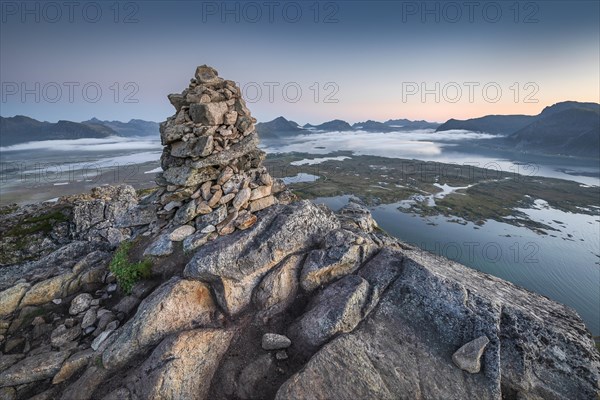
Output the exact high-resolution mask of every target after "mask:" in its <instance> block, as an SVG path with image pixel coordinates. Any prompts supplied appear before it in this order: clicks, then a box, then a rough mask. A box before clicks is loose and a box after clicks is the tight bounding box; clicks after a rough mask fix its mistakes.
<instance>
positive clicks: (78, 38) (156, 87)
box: [0, 1, 600, 124]
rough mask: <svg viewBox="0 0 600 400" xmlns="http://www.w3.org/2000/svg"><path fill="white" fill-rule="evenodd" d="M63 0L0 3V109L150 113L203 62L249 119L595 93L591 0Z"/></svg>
mask: <svg viewBox="0 0 600 400" xmlns="http://www.w3.org/2000/svg"><path fill="white" fill-rule="evenodd" d="M66 4H67V3H65V2H62V1H60V2H56V3H53V2H50V3H48V2H11V1H3V2H2V10H1V11H2V20H1V30H0V33H1V34H0V67H1V69H0V74H1V81H2V103H1V112H0V114H1V115H2V116H4V117H8V116H14V115H19V114H20V115H27V116H30V117H33V118H36V119H40V120H47V121H53V122H54V121H57V120H59V119H67V120H73V121H82V120H86V119H89V118H92V117H97V118H100V119H108V120H129V119H131V118H140V119H146V120H154V121H162V120H164V119H165V118H166V117H167V116H169V115H171V114H172V113H173V108H172V106H171V105H170V104H169V102H168V100H167V98H166V96H167V94H169V93H174V92H181V90H183V89H184V88H185V87H186V86H187V84H188V82H189V79H190V78H191V77H193V73H194V70H195V67H196V66H197V65H201V64H208V65H211V66H213V67H214V68H216V69H217V70H218V71H219V74H220V76H222V77H224V78H226V79H232V80H235V81H237V82H239V84H240V85H241V87H242V88H243V89H244V96H245V97H246V99H247V100H248V103H249V107H250V109H251V110H252V112H253V115H255V116H256V118H257V119H259V120H261V121H266V120H271V119H273V118H275V117H277V116H279V115H283V116H285V117H286V118H289V119H293V120H295V121H296V122H299V123H302V124H303V123H306V122H311V123H320V122H323V121H326V120H330V119H334V118H340V119H345V120H347V121H349V122H357V121H363V120H366V119H375V120H387V119H391V118H409V119H426V120H431V121H445V120H447V119H448V118H470V117H477V116H481V115H485V114H510V113H519V114H537V113H539V112H540V111H541V110H542V109H543V108H544V107H545V106H548V105H551V104H554V103H556V102H559V101H564V100H577V101H592V102H599V98H600V92H599V91H600V89H599V88H600V80H599V72H598V71H599V70H600V60H599V57H600V55H599V52H600V50H599V49H600V28H599V20H600V8H599V4H600V2H598V1H564V2H561V1H537V2H518V3H516V2H514V1H499V2H486V1H480V2H471V3H469V2H462V1H460V2H410V1H409V2H393V1H381V2H375V1H368V2H360V1H339V2H314V1H299V2H283V1H279V2H262V1H259V2H201V1H200V2H192V1H186V2H160V1H144V2H119V3H115V2H113V1H109V2H86V1H81V2H73V4H74V5H73V6H72V7H73V8H72V9H70V8H69V6H67V5H66ZM469 4H471V5H469ZM99 13H101V15H100V14H99ZM270 14H271V15H270ZM436 20H437V21H436ZM270 87H271V88H272V97H271V98H270V96H269V95H270V93H269V92H270V89H269V88H270ZM69 88H71V93H70V90H69ZM84 88H85V90H84ZM57 89H60V92H59V91H58V90H57ZM98 89H100V90H101V91H102V93H101V95H100V94H99V93H98V92H97V91H98ZM257 89H260V92H258V90H257ZM423 89H427V90H428V92H427V93H428V94H426V95H425V96H424V98H423V96H422V94H423ZM299 90H300V91H301V93H300V92H299ZM498 90H500V91H501V93H499V92H498ZM470 92H471V93H470ZM470 94H471V95H472V99H469V97H470V96H469V95H470ZM436 96H437V97H438V99H436ZM70 97H71V98H70ZM470 100H472V101H470ZM131 101H134V102H131ZM135 101H137V102H135Z"/></svg>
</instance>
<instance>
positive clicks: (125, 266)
mask: <svg viewBox="0 0 600 400" xmlns="http://www.w3.org/2000/svg"><path fill="white" fill-rule="evenodd" d="M131 245H132V243H131V242H123V243H121V245H120V246H119V248H118V249H117V250H116V251H115V254H114V255H113V258H112V260H111V262H110V267H109V268H110V271H111V272H112V273H113V274H114V275H115V277H116V278H117V283H118V284H119V286H121V289H123V291H124V292H125V293H126V294H130V293H131V289H132V288H133V285H135V284H136V282H138V281H139V280H140V279H144V278H147V277H149V276H150V272H151V269H152V261H150V260H149V259H147V258H145V259H144V260H142V261H139V262H136V263H132V262H131V261H130V260H129V250H130V249H131Z"/></svg>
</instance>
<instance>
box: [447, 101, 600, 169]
mask: <svg viewBox="0 0 600 400" xmlns="http://www.w3.org/2000/svg"><path fill="white" fill-rule="evenodd" d="M451 129H465V130H470V131H476V132H486V133H492V134H496V135H501V136H503V142H504V144H505V145H507V146H510V147H513V148H516V149H518V150H521V151H531V152H539V153H549V154H562V155H570V156H584V157H593V158H600V104H598V103H580V102H576V101H565V102H561V103H557V104H554V105H552V106H549V107H546V108H544V110H542V112H541V113H539V114H538V115H486V116H484V117H480V118H472V119H468V120H456V119H450V120H448V121H447V122H445V123H443V124H442V125H440V126H439V127H438V128H437V129H436V131H437V132H440V131H447V130H451Z"/></svg>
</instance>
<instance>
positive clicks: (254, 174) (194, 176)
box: [157, 65, 289, 240]
mask: <svg viewBox="0 0 600 400" xmlns="http://www.w3.org/2000/svg"><path fill="white" fill-rule="evenodd" d="M168 97H169V101H170V102H171V104H172V105H173V106H174V107H175V110H176V112H175V115H173V116H171V117H169V118H167V120H166V121H165V122H163V123H162V124H161V125H160V135H161V141H162V144H163V146H165V147H164V149H163V153H162V156H161V165H162V169H163V171H164V172H163V173H162V174H159V175H158V177H157V184H158V185H159V186H160V187H161V190H160V192H159V195H160V198H159V203H160V204H159V209H158V213H157V214H158V216H159V219H160V220H162V221H163V222H162V223H161V225H166V224H167V223H168V222H169V221H171V222H172V224H173V225H175V226H181V225H189V226H190V228H187V227H186V228H187V229H188V230H190V231H191V230H192V227H195V230H196V231H197V232H199V233H204V234H206V235H207V239H208V240H212V239H214V238H216V237H217V236H218V235H227V234H230V233H232V232H234V231H235V230H236V229H240V230H244V229H248V228H249V227H251V226H252V225H254V223H256V221H257V217H256V215H255V212H257V211H259V210H262V209H264V208H266V207H269V206H271V205H273V204H276V203H277V202H278V199H277V197H276V195H277V194H282V193H283V192H284V191H285V186H284V184H283V183H282V182H281V181H279V180H277V181H274V179H273V178H272V177H271V176H270V175H269V173H268V172H267V169H266V168H265V167H263V166H262V161H263V160H264V159H265V153H264V152H263V151H261V150H259V149H258V147H257V146H258V135H257V133H256V131H255V128H254V123H255V122H256V119H254V118H253V117H252V116H251V115H250V110H248V108H247V107H246V104H245V102H244V100H243V99H242V97H241V91H240V89H239V88H238V87H237V85H236V84H235V82H233V81H230V80H224V79H222V78H220V77H219V76H218V73H217V71H216V70H215V69H213V68H211V67H209V66H206V65H202V66H200V67H198V68H197V69H196V74H195V78H193V79H191V81H190V85H189V87H188V88H187V89H185V90H184V91H183V92H182V93H181V94H171V95H169V96H168ZM280 197H283V198H289V195H288V196H280Z"/></svg>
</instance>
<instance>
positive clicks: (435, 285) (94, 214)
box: [0, 66, 600, 400]
mask: <svg viewBox="0 0 600 400" xmlns="http://www.w3.org/2000/svg"><path fill="white" fill-rule="evenodd" d="M199 71H200V72H199V73H197V77H196V80H195V81H192V84H191V85H190V87H193V88H196V87H202V88H203V89H201V90H200V89H199V91H200V92H202V93H201V94H200V97H202V96H204V95H205V94H206V93H205V88H206V89H210V90H214V89H213V88H214V87H215V86H210V85H208V86H207V85H205V84H207V82H202V80H204V81H211V82H220V83H218V85H222V84H223V82H227V81H220V80H218V79H217V78H216V77H217V76H218V75H217V74H216V71H214V70H212V69H211V68H209V67H205V66H202V67H199ZM200 78H201V79H200ZM219 79H220V78H219ZM211 82H208V83H210V84H212V83H211ZM218 85H217V86H218ZM226 85H227V84H225V86H226ZM225 88H226V87H225ZM210 90H207V92H208V94H207V96H208V97H210V98H211V99H212V97H211V96H212V95H213V92H212V91H210ZM218 90H219V89H217V90H216V93H219V92H218ZM227 90H229V91H230V92H232V93H233V91H232V90H230V89H227ZM223 91H224V90H223ZM194 93H195V91H194ZM225 93H226V92H225ZM188 94H190V90H189V89H188V90H187V91H184V94H182V95H171V96H170V99H171V101H172V103H173V104H174V106H175V107H176V108H177V107H178V106H180V108H179V110H178V114H180V113H181V110H188V111H186V112H188V113H190V111H189V110H190V109H191V108H192V105H193V104H212V101H211V102H210V103H207V102H206V100H207V99H206V97H204V98H203V99H202V102H199V103H198V102H196V103H195V102H194V101H195V99H194V98H193V96H191V97H190V98H189V100H188V99H187V98H188ZM215 96H216V97H215V98H216V99H218V100H219V101H217V102H216V103H221V102H222V101H221V100H220V98H219V97H218V96H217V95H215ZM223 96H225V95H224V94H223ZM192 100H194V101H192ZM240 104H241V102H240ZM234 105H235V101H234ZM184 107H189V108H184ZM217 107H218V108H219V110H220V111H219V113H220V112H221V111H223V115H225V114H226V113H228V112H229V108H227V110H228V111H225V108H224V107H221V106H217ZM209 108H210V107H209ZM185 115H186V114H183V120H184V121H185ZM244 116H245V117H247V118H251V117H249V113H244ZM238 119H239V115H238ZM249 121H252V120H251V119H249ZM189 122H190V121H188V124H186V123H183V124H181V123H179V122H178V123H177V124H176V123H175V120H174V119H169V120H168V121H167V123H166V124H164V125H163V128H162V129H161V132H162V135H163V136H164V135H165V132H167V131H168V132H172V131H181V132H183V130H184V129H185V127H190V128H191V131H189V130H188V132H186V133H185V134H187V135H189V136H188V139H187V141H184V140H183V136H181V138H180V139H177V140H178V141H179V142H181V143H183V144H176V143H177V141H172V142H170V145H169V143H166V142H165V145H166V148H165V154H167V155H166V156H165V155H163V162H164V161H166V160H167V159H168V160H173V158H177V160H175V161H173V163H171V161H167V163H166V164H163V168H164V170H165V175H163V177H162V178H161V180H160V182H159V183H161V184H162V186H160V187H159V188H157V189H156V190H154V191H153V192H151V193H147V194H143V195H142V194H136V193H135V191H133V189H132V188H131V187H128V186H126V185H123V186H118V187H110V186H107V187H101V188H97V189H95V190H94V191H92V193H90V194H84V195H80V196H73V197H65V198H62V199H60V200H59V201H58V203H57V204H55V205H44V206H39V207H25V208H14V207H13V208H6V209H0V216H1V217H0V218H1V220H2V224H3V227H4V226H7V227H9V228H8V229H9V230H12V229H13V228H14V227H15V226H21V225H23V224H24V226H26V227H28V226H30V225H31V224H38V223H39V221H40V220H43V221H47V220H49V219H48V218H43V216H45V215H49V214H50V215H53V219H51V220H52V221H53V222H52V224H50V225H49V227H48V226H47V225H43V226H42V228H43V229H42V231H41V232H39V233H34V234H33V235H34V236H36V235H37V236H36V237H37V239H36V240H37V241H39V242H40V243H42V242H43V243H46V244H47V245H46V246H45V247H44V248H43V249H44V250H43V251H42V252H40V253H35V251H34V250H33V249H28V248H27V247H25V248H20V249H18V251H17V250H16V249H14V248H13V247H10V246H9V247H7V248H9V249H11V250H10V251H11V257H10V258H7V260H8V261H9V262H7V263H5V264H4V265H2V266H1V267H0V284H1V286H0V335H1V336H0V350H1V351H2V355H1V357H0V398H2V399H4V398H6V399H26V398H34V399H38V400H40V399H68V400H71V399H105V400H109V399H119V400H121V399H156V398H174V399H265V398H276V399H299V398H303V399H304V398H306V399H340V400H342V399H343V400H346V399H349V398H378V399H397V398H433V399H442V398H444V399H447V398H461V399H462V398H482V399H540V398H544V399H573V398H577V399H597V398H598V395H599V391H600V389H599V380H600V356H599V354H598V352H597V351H596V349H595V347H594V343H593V340H592V338H591V335H590V334H589V332H588V331H587V330H586V328H585V326H584V324H583V323H582V321H581V319H580V318H579V316H578V315H577V314H576V312H575V311H573V310H571V309H570V308H568V307H565V306H563V305H561V304H558V303H556V302H553V301H551V300H549V299H547V298H545V297H543V296H539V295H537V294H534V293H531V292H528V291H526V290H524V289H521V288H519V287H517V286H515V285H513V284H511V283H508V282H506V281H503V280H501V279H498V278H494V277H491V276H489V275H486V274H483V273H480V272H477V271H475V270H471V269H469V268H466V267H464V266H462V265H460V264H457V263H454V262H452V261H450V260H447V259H445V258H442V257H436V256H433V255H430V254H429V253H425V252H422V251H420V250H418V249H415V248H413V247H411V246H408V245H406V244H404V243H402V242H400V241H398V240H396V239H393V238H391V237H389V236H387V235H386V234H385V233H384V232H382V231H380V230H379V229H378V228H377V225H376V223H375V221H374V220H373V219H372V217H371V214H370V212H369V210H368V209H367V208H366V207H364V206H363V205H361V204H358V203H353V202H351V203H349V204H348V205H347V206H346V207H344V208H343V209H341V210H340V211H339V212H337V213H333V212H332V211H331V210H329V209H327V208H326V207H322V206H317V205H314V204H313V203H311V202H309V201H290V200H292V196H290V195H289V193H287V192H286V191H285V190H284V188H283V187H281V190H274V187H275V185H276V182H272V184H271V193H274V192H276V195H277V196H273V195H272V194H270V195H269V196H273V200H272V201H273V204H271V205H269V206H266V207H262V209H260V210H257V209H253V208H251V205H252V202H253V201H256V200H250V199H248V200H247V202H246V203H244V202H242V203H241V205H240V202H239V201H238V202H236V204H235V205H234V204H233V202H234V199H235V198H236V196H237V195H238V194H239V193H240V192H241V191H242V190H244V189H250V191H252V190H254V189H257V188H262V187H268V186H269V185H267V182H269V181H268V178H266V176H267V174H266V171H264V170H263V169H261V166H260V162H254V164H253V163H252V162H250V161H248V162H245V161H244V160H248V159H247V158H246V156H247V154H249V153H252V152H254V153H255V154H258V150H257V149H256V145H255V144H252V145H249V146H248V147H245V148H246V149H247V150H248V153H244V154H242V155H240V152H237V153H235V154H236V155H235V156H231V157H230V156H229V155H227V154H233V153H227V152H228V151H230V150H231V149H233V148H234V146H236V145H237V144H239V143H242V142H243V141H244V139H243V137H244V134H243V133H240V132H245V130H243V131H240V130H238V138H239V139H240V140H239V142H238V143H234V144H232V145H231V147H230V148H229V149H227V148H226V147H227V145H229V144H230V143H226V144H225V142H223V143H224V144H225V145H224V146H223V145H222V144H220V146H221V148H222V149H217V152H216V153H214V151H215V147H214V146H216V145H215V143H218V142H219V141H218V140H217V138H213V139H212V140H213V152H212V153H211V154H210V155H209V154H208V152H204V151H202V150H201V148H202V146H198V145H197V143H198V141H199V140H202V141H205V140H208V139H202V138H204V137H205V136H202V135H200V136H196V134H195V133H194V130H195V129H196V128H199V129H200V130H202V129H203V128H201V127H200V126H196V125H195V124H196V122H193V119H192V122H193V123H192V124H189ZM213 122H214V121H213ZM200 125H201V126H208V125H203V124H202V123H201V124H200ZM217 125H218V127H217V129H216V130H215V132H214V134H216V135H217V136H218V135H220V134H218V133H217V132H218V130H219V129H222V128H223V125H225V128H226V129H227V127H229V126H235V125H231V124H230V125H228V124H222V123H216V122H215V123H214V124H212V123H211V124H210V127H215V126H217ZM168 126H170V127H171V128H173V129H172V130H171V128H169V129H167V128H168ZM211 129H212V128H211ZM190 133H191V134H192V135H193V137H192V136H191V135H190ZM251 135H252V133H250V134H248V135H247V136H246V137H248V136H251ZM190 141H191V142H195V143H196V144H193V145H192V147H190V154H189V156H186V157H175V156H173V155H172V152H173V151H175V152H177V151H179V150H174V149H178V148H180V147H182V146H183V147H187V146H188V142H190ZM237 148H238V149H239V146H238V147H237ZM234 151H237V150H234ZM244 151H246V150H244ZM177 154H183V153H177ZM201 154H206V155H201ZM224 154H225V155H227V156H225V155H224ZM207 159H211V160H216V159H218V160H222V161H220V162H222V163H220V164H214V165H208V164H207V161H206V160H207ZM258 159H260V156H258V158H255V160H258ZM240 160H242V161H240ZM212 162H213V161H208V163H212ZM200 165H203V166H200ZM194 166H195V167H194ZM234 166H235V167H237V171H236V170H234V168H233V167H234ZM173 168H177V169H176V170H175V171H173V172H169V170H170V169H173ZM204 168H214V169H216V170H217V171H216V172H215V171H213V172H210V173H208V172H207V171H210V170H206V169H204ZM227 168H231V177H230V178H229V180H227V181H226V182H224V183H223V184H222V185H221V184H219V176H220V175H221V174H222V173H223V172H224V171H225V170H227ZM198 175H201V176H207V175H210V176H211V178H210V179H209V180H207V181H205V182H199V181H198V180H199V179H204V178H198ZM227 175H229V172H228V173H227ZM174 176H175V177H179V178H180V180H177V181H172V182H169V181H167V182H166V183H167V184H166V185H165V182H164V181H162V179H164V180H167V178H169V179H171V177H174ZM234 176H236V177H235V178H234ZM179 178H178V179H179ZM230 180H233V182H235V183H236V185H234V186H235V189H237V192H233V191H232V192H230V193H228V194H231V193H235V195H234V196H233V197H231V196H230V197H231V198H230V199H229V200H228V201H226V202H224V204H222V205H220V206H216V207H213V206H210V205H209V207H210V208H211V209H212V210H213V211H210V212H208V213H205V214H202V213H199V212H198V213H196V210H198V206H199V205H200V204H202V203H203V202H207V205H208V202H209V201H210V199H211V198H213V196H215V195H216V193H218V192H219V190H221V191H223V192H224V189H223V188H224V186H225V185H226V184H227V183H228V182H229V181H230ZM265 181H266V182H265ZM191 182H193V183H191ZM206 182H210V188H209V189H210V194H207V196H206V198H205V197H204V196H203V195H202V186H203V185H204V184H205V183H206ZM215 182H216V183H215ZM238 183H239V186H237V185H238ZM246 183H247V186H245V185H246ZM188 184H189V186H188ZM253 184H254V185H255V186H256V187H254V188H252V186H253ZM213 186H221V187H220V188H214V191H213V188H212V187H213ZM206 188H208V184H207V185H206V186H205V189H206ZM235 189H233V190H235ZM198 190H200V192H199V193H197V191H198ZM261 190H266V189H261ZM195 194H196V195H195ZM198 194H199V196H198ZM170 196H175V198H177V200H175V198H172V197H170ZM221 197H223V195H221ZM276 197H279V199H277V198H276ZM262 198H266V197H262ZM167 199H169V202H166V200H167ZM258 200H260V199H258ZM171 201H174V202H176V203H179V204H175V205H173V204H172V205H171V206H169V204H170V202H171ZM215 203H216V202H215ZM275 203H278V204H275ZM190 204H193V206H192V205H190ZM237 205H240V207H239V208H236V206H237ZM223 207H225V208H223ZM215 208H216V210H219V209H221V210H225V211H226V212H227V215H226V217H225V218H226V219H229V222H228V223H226V224H220V222H218V223H213V224H210V225H211V226H212V227H213V228H214V230H212V228H210V229H207V231H208V230H210V231H211V232H202V230H204V228H202V229H198V228H199V226H198V225H199V224H202V223H204V222H199V220H203V218H204V216H206V215H211V214H212V213H214V212H215ZM192 209H193V212H191V211H186V212H185V213H184V212H183V211H181V210H192ZM57 210H60V212H61V213H62V214H61V215H63V217H64V218H60V217H57V216H56V214H55V212H56V211H57ZM243 211H246V213H247V214H249V215H253V216H255V217H256V219H255V220H254V221H253V222H252V223H251V224H249V226H247V227H243V226H242V227H240V226H237V225H236V224H235V223H234V224H233V225H232V226H233V227H234V229H230V228H227V229H224V228H225V227H226V226H229V227H231V225H228V224H229V223H230V222H231V221H237V220H238V218H239V215H240V213H242V212H243ZM188 212H189V214H188ZM182 214H184V215H186V218H187V216H189V215H192V214H195V215H194V217H193V218H191V219H189V220H185V219H181V218H180V217H181V215H182ZM178 215H179V216H180V217H178ZM232 215H234V217H231V216H232ZM230 217H231V218H230ZM224 220H225V219H224ZM224 220H223V221H224ZM24 221H29V222H24ZM223 221H221V222H223ZM35 226H37V225H35ZM207 226H208V225H207ZM243 228H245V229H243ZM198 231H199V232H198ZM191 232H193V233H191ZM207 233H208V234H209V235H210V237H207V236H206V234H207ZM28 234H32V233H28ZM211 234H212V235H211ZM196 235H198V236H196ZM200 235H201V236H200ZM38 236H39V237H38ZM194 237H195V238H194ZM190 238H194V239H193V240H192V239H190ZM3 241H4V239H3ZM186 241H187V242H186ZM8 242H9V243H11V246H12V243H13V242H14V240H13V239H10V240H9V241H8ZM123 242H125V243H130V245H131V251H130V252H129V254H128V256H129V257H130V259H131V261H132V262H133V261H136V260H141V259H143V258H148V259H149V260H151V261H152V269H151V271H150V273H149V275H148V276H146V277H145V278H144V279H142V280H140V281H139V282H137V283H136V284H135V285H134V286H133V288H132V290H131V292H130V293H127V292H125V291H123V290H122V288H121V287H119V285H118V284H117V283H116V279H117V277H116V276H115V273H114V272H113V271H111V268H110V263H111V259H112V258H114V257H115V255H114V249H115V247H116V246H117V245H119V243H123ZM36 243H37V242H36ZM191 243H192V244H193V245H191ZM144 254H145V255H144ZM23 256H26V257H25V258H27V260H26V261H16V262H15V261H14V260H19V258H20V257H23Z"/></svg>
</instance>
